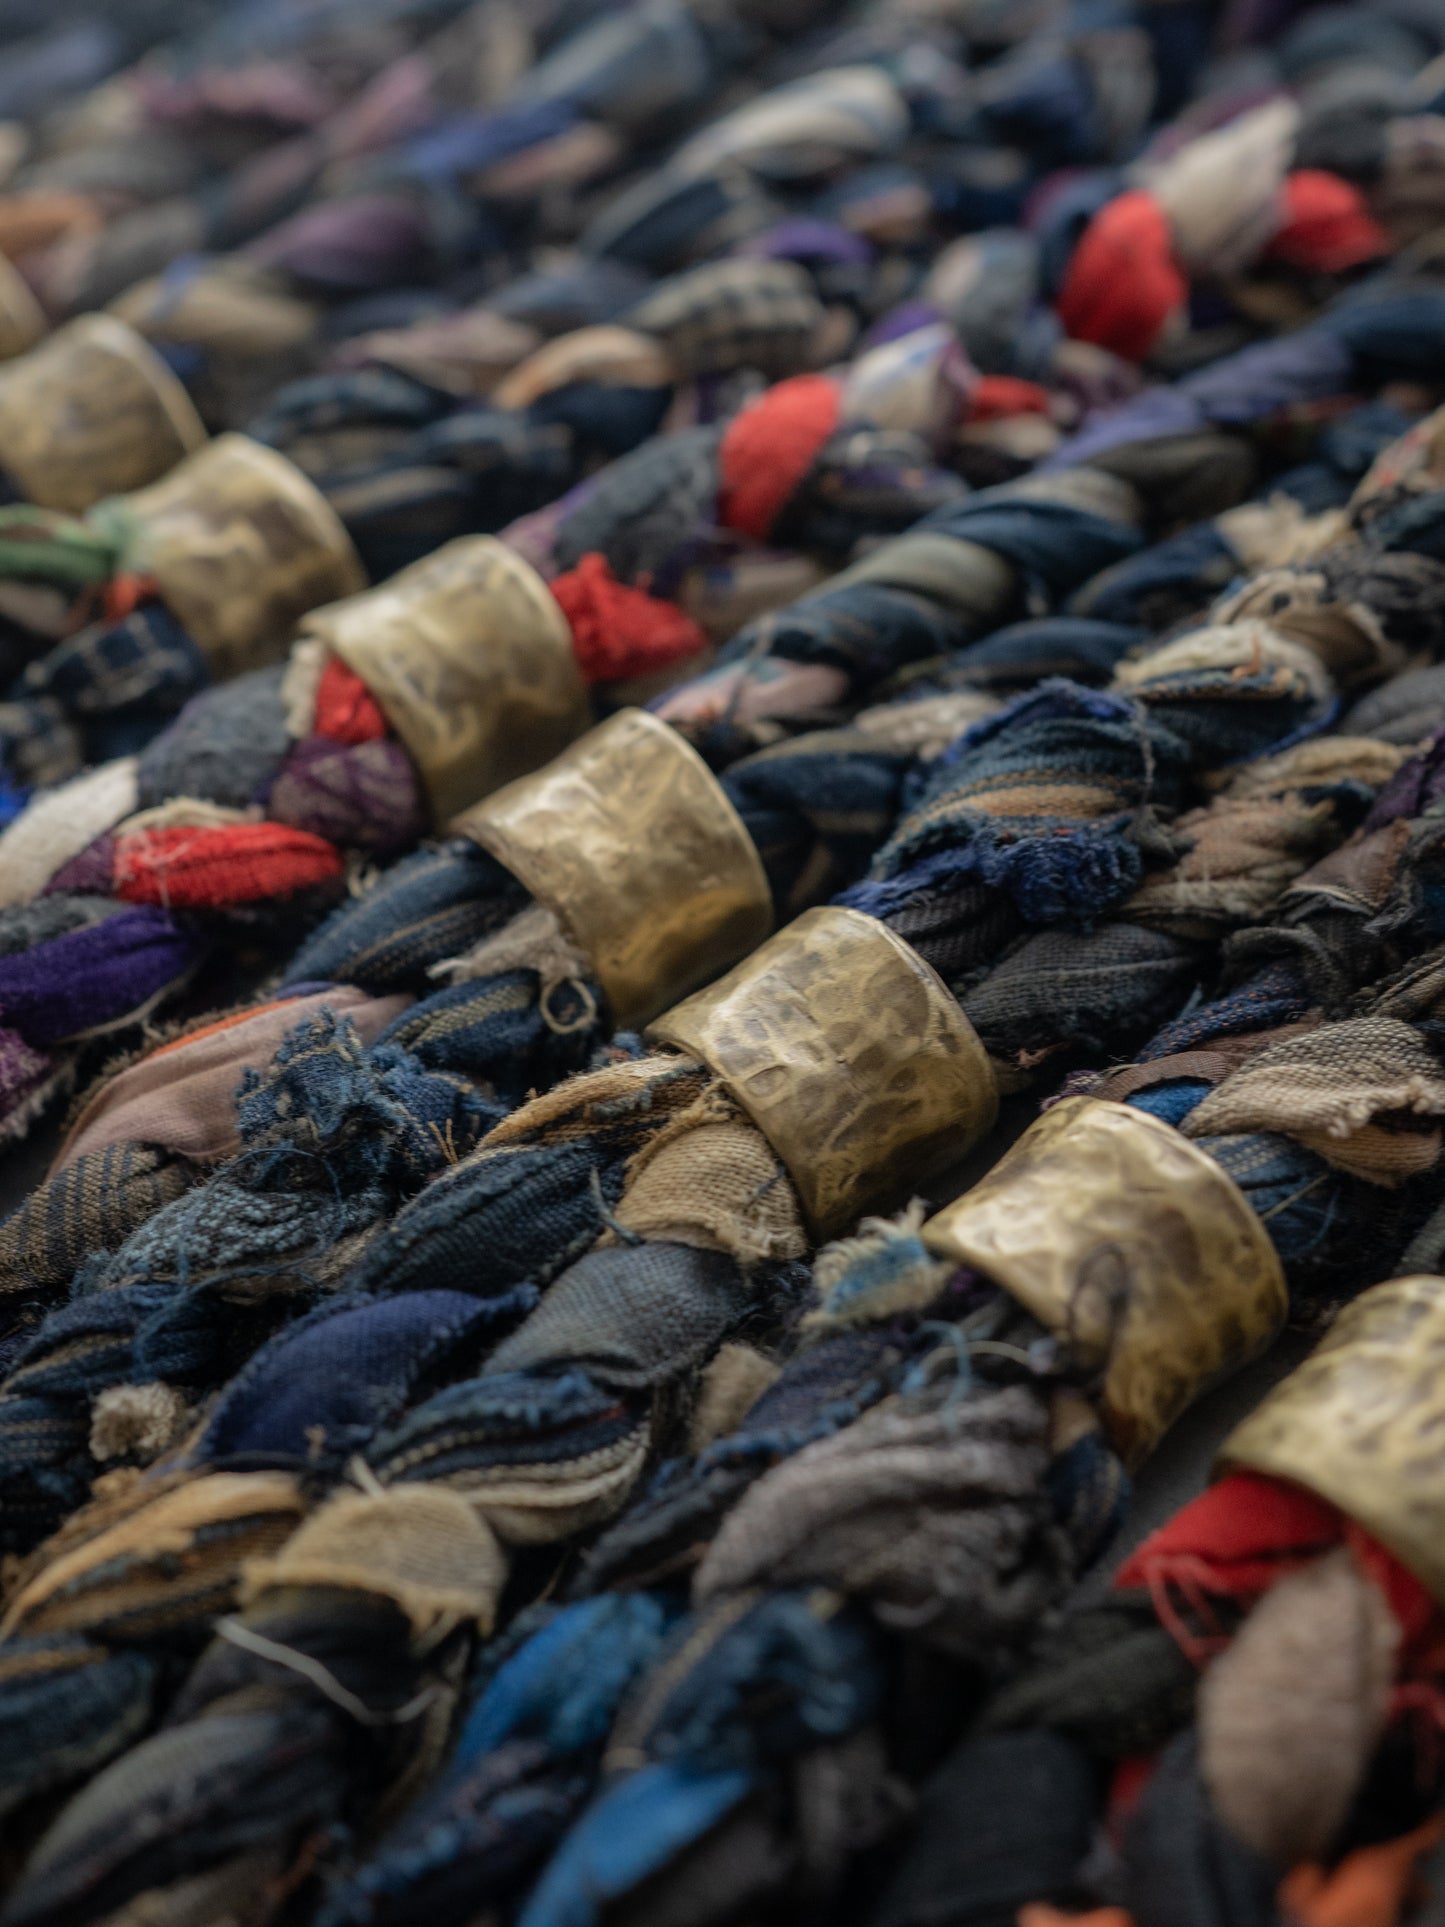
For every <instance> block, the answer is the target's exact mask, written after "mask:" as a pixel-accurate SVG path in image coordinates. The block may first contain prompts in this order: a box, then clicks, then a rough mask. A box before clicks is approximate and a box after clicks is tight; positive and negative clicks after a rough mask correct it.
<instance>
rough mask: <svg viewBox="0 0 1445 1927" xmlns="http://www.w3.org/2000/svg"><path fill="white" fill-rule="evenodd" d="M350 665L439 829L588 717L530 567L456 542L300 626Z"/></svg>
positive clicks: (555, 615) (554, 748)
mask: <svg viewBox="0 0 1445 1927" xmlns="http://www.w3.org/2000/svg"><path fill="white" fill-rule="evenodd" d="M302 627H303V629H304V631H305V633H306V634H307V635H312V636H319V637H320V638H321V639H322V641H323V642H325V643H326V644H327V645H328V647H329V648H331V649H332V650H333V651H334V652H335V653H336V654H337V655H338V656H340V658H341V659H342V661H343V662H345V663H347V664H349V666H350V667H351V668H352V669H354V670H355V671H356V673H357V675H358V676H360V677H361V679H362V681H363V682H364V683H365V684H366V686H367V688H368V689H369V690H370V691H371V693H372V695H373V696H375V698H376V700H377V702H378V703H379V704H380V705H381V708H382V710H383V711H384V713H385V715H386V719H387V721H388V722H389V723H390V724H391V726H392V728H393V729H394V730H395V731H396V733H397V735H398V736H399V737H400V738H401V740H402V742H403V743H405V745H406V747H407V749H408V750H410V752H411V755H412V757H413V759H414V761H415V762H416V766H417V768H418V770H419V771H420V772H421V776H422V780H423V782H424V783H425V784H426V788H427V794H428V796H429V797H430V799H431V806H432V811H433V814H434V816H435V818H436V820H437V822H438V823H445V822H447V821H448V820H449V819H450V818H451V817H453V816H455V815H456V814H457V813H458V811H460V810H464V809H466V808H467V807H468V806H469V805H470V804H472V803H475V802H476V801H477V800H478V798H479V797H483V796H487V795H490V793H491V792H492V791H493V790H495V789H500V787H501V786H502V784H503V783H510V782H511V781H512V780H513V778H514V777H518V776H522V775H525V774H526V773H527V772H528V771H529V770H534V769H536V768H538V766H539V765H540V764H542V763H545V762H547V761H548V759H549V758H550V757H553V756H556V755H557V754H558V753H559V752H560V751H561V750H563V749H565V748H566V747H567V745H568V743H570V742H571V741H572V740H573V738H574V737H576V736H579V735H580V734H581V733H582V731H583V730H584V729H586V727H587V725H588V723H589V722H590V721H591V713H590V708H589V704H588V699H587V688H586V685H585V683H584V682H583V680H582V672H581V671H580V670H579V669H578V667H577V658H576V656H575V654H574V653H573V649H572V632H571V630H570V629H569V628H568V627H567V620H566V617H565V616H564V615H563V614H562V611H561V609H560V608H559V607H558V605H557V600H556V598H555V597H554V596H553V594H552V592H551V590H550V589H549V588H548V587H547V585H546V583H545V582H544V581H543V580H542V578H541V576H539V575H538V574H537V572H536V570H535V569H534V568H532V567H531V565H530V564H529V563H527V562H524V561H523V560H522V558H521V557H520V556H519V555H514V554H513V553H512V551H511V550H510V549H508V548H506V547H504V545H503V544H502V543H500V542H499V541H498V540H497V539H496V537H495V536H492V535H463V536H458V537H457V539H456V540H455V541H454V542H448V543H446V544H444V545H443V547H441V548H439V549H438V550H436V552H435V553H434V554H432V555H428V556H424V557H423V558H422V560H421V561H420V562H413V563H412V564H411V566H410V567H409V568H405V569H403V570H402V571H401V573H400V574H399V575H394V576H393V577H392V578H391V580H390V581H389V582H383V583H382V584H381V586H380V587H379V588H376V589H369V590H367V592H366V593H365V594H364V595H356V596H351V597H349V598H348V599H347V600H346V601H345V602H334V603H332V604H331V605H330V606H329V607H328V608H325V609H314V610H313V611H312V612H311V614H310V615H309V616H308V617H307V618H306V621H305V622H304V624H303V625H302Z"/></svg>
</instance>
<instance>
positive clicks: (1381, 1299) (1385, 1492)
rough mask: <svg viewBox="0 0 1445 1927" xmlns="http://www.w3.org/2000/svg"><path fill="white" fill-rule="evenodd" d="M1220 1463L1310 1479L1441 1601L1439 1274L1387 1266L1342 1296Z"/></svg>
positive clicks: (1444, 1398) (1444, 1437) (1443, 1364)
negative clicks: (1314, 1345) (1377, 1281)
mask: <svg viewBox="0 0 1445 1927" xmlns="http://www.w3.org/2000/svg"><path fill="white" fill-rule="evenodd" d="M1217 1469H1218V1470H1220V1471H1248V1472H1267V1473H1270V1474H1271V1475H1272V1476H1273V1477H1275V1478H1278V1479H1289V1480H1291V1481H1292V1482H1293V1483H1294V1484H1295V1485H1302V1486H1305V1487H1307V1488H1308V1490H1309V1491H1311V1492H1315V1493H1317V1494H1318V1495H1319V1496H1320V1498H1322V1499H1327V1500H1328V1501H1329V1502H1330V1504H1331V1505H1336V1506H1338V1507H1339V1508H1340V1510H1341V1511H1342V1512H1344V1513H1346V1514H1348V1516H1349V1517H1350V1518H1352V1519H1354V1520H1357V1521H1358V1523H1359V1524H1360V1525H1362V1526H1364V1527H1366V1528H1367V1530H1368V1531H1370V1532H1372V1533H1373V1534H1374V1535H1375V1537H1376V1538H1377V1539H1378V1540H1379V1541H1380V1542H1381V1544H1382V1545H1386V1546H1388V1547H1389V1549H1390V1551H1391V1552H1393V1553H1394V1554H1395V1555H1396V1557H1397V1558H1399V1559H1401V1560H1403V1562H1404V1563H1405V1564H1406V1565H1407V1566H1408V1567H1409V1568H1410V1570H1411V1571H1412V1572H1413V1573H1414V1574H1415V1577H1416V1578H1417V1579H1419V1580H1420V1582H1421V1583H1422V1584H1423V1585H1425V1586H1428V1587H1429V1589H1430V1591H1431V1592H1432V1593H1434V1595H1435V1597H1436V1598H1437V1599H1438V1600H1440V1601H1441V1602H1442V1603H1445V1278H1392V1279H1391V1280H1390V1281H1389V1283H1388V1284H1384V1285H1376V1286H1375V1288H1374V1290H1373V1291H1367V1292H1365V1293H1364V1294H1363V1295H1362V1296H1361V1297H1359V1298H1357V1299H1356V1300H1355V1301H1354V1303H1353V1304H1350V1305H1347V1306H1346V1307H1345V1309H1344V1310H1343V1311H1342V1312H1341V1313H1340V1315H1339V1317H1338V1318H1336V1320H1335V1322H1334V1324H1333V1325H1332V1326H1331V1327H1330V1330H1329V1332H1328V1334H1327V1335H1326V1337H1325V1339H1324V1340H1323V1342H1322V1343H1321V1345H1320V1346H1319V1349H1318V1350H1317V1351H1315V1352H1314V1353H1313V1354H1312V1355H1311V1356H1310V1357H1309V1358H1307V1359H1306V1360H1305V1362H1304V1364H1303V1365H1301V1366H1300V1367H1299V1368H1298V1369H1297V1370H1296V1371H1293V1372H1291V1373H1290V1375H1289V1377H1288V1378H1286V1379H1284V1380H1282V1381H1281V1383H1280V1384H1278V1385H1276V1386H1275V1388H1274V1390H1273V1391H1272V1392H1270V1393H1268V1394H1267V1395H1266V1397H1265V1398H1264V1400H1263V1401H1262V1402H1261V1403H1260V1404H1259V1405H1258V1406H1257V1407H1256V1408H1255V1410H1254V1411H1253V1412H1251V1413H1250V1415H1249V1417H1248V1418H1247V1419H1246V1420H1245V1421H1244V1423H1243V1424H1242V1425H1239V1426H1236V1428H1235V1430H1234V1431H1233V1432H1231V1433H1230V1435H1229V1437H1228V1438H1227V1439H1226V1440H1225V1442H1224V1447H1223V1449H1222V1451H1221V1452H1220V1455H1219V1466H1218V1468H1217Z"/></svg>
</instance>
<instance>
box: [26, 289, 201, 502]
mask: <svg viewBox="0 0 1445 1927" xmlns="http://www.w3.org/2000/svg"><path fill="white" fill-rule="evenodd" d="M205 439H206V431H205V428H204V427H203V426H202V423H201V418H200V416H199V415H198V414H197V413H196V411H195V409H194V407H193V406H192V404H191V398H190V396H189V395H188V394H187V393H186V391H185V389H184V388H182V386H181V384H180V383H179V382H178V381H177V380H176V378H175V376H174V375H173V374H172V373H171V371H170V369H169V368H167V366H166V364H165V363H164V362H163V361H162V360H161V358H160V356H159V355H158V354H157V353H156V351H155V349H154V348H152V347H151V346H150V344H149V343H148V342H146V341H143V340H142V338H141V337H140V336H139V335H138V334H137V333H136V331H135V329H134V328H130V327H127V326H126V324H125V322H123V321H117V320H116V318H115V316H114V315H108V314H90V315H83V316H82V317H81V318H80V320H79V321H72V322H70V323H69V324H68V325H67V326H66V327H64V328H58V329H57V330H56V331H55V333H54V334H53V335H51V336H50V338H49V340H48V341H43V342H41V344H40V346H39V347H38V348H32V349H31V351H30V353H29V354H26V355H18V356H17V357H16V358H15V360H14V361H11V362H7V363H5V364H4V365H3V366H0V468H4V469H5V470H6V471H7V472H8V473H9V474H10V475H11V476H12V477H13V478H14V480H15V482H16V484H17V485H18V486H19V487H20V488H21V489H22V490H23V491H24V493H25V494H26V495H27V496H28V497H29V498H30V500H31V501H32V502H34V503H35V504H36V505H37V506H38V507H40V508H46V509H63V510H66V511H67V512H69V513H70V514H73V515H74V514H79V513H80V512H81V511H82V510H83V509H88V508H90V507H91V505H92V504H93V503H95V502H99V501H102V500H103V499H104V498H105V497H106V496H107V495H120V494H123V493H125V492H126V491H127V490H129V489H136V488H144V487H145V485H146V483H147V482H154V481H156V480H158V479H159V477H160V476H162V475H164V474H166V473H167V472H168V471H169V470H170V469H173V468H174V467H175V465H176V463H177V462H178V461H179V460H180V459H181V457H182V456H183V455H188V454H189V453H190V452H191V450H192V449H194V448H199V447H200V446H201V444H202V442H204V441H205Z"/></svg>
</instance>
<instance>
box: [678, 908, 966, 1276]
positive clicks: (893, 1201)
mask: <svg viewBox="0 0 1445 1927" xmlns="http://www.w3.org/2000/svg"><path fill="white" fill-rule="evenodd" d="M649 1034H650V1035H651V1036H652V1037H655V1038H657V1039H658V1040H659V1042H662V1043H666V1044H674V1045H676V1046H677V1048H678V1049H679V1050H684V1051H686V1052H687V1053H688V1054H689V1055H690V1056H692V1057H696V1058H699V1059H701V1061H702V1062H703V1063H704V1064H706V1065H708V1066H709V1068H710V1069H712V1070H713V1071H715V1072H716V1073H717V1075H718V1076H719V1077H721V1078H722V1079H723V1080H724V1081H725V1082H726V1084H727V1085H728V1087H729V1089H730V1090H731V1091H732V1093H733V1095H734V1097H736V1098H737V1100H738V1102H739V1103H740V1104H741V1105H742V1106H743V1108H744V1109H745V1110H746V1111H747V1113H748V1115H749V1116H750V1117H751V1118H752V1120H753V1122H754V1123H755V1124H756V1125H757V1127H758V1129H759V1130H760V1131H761V1132H762V1133H763V1135H764V1137H765V1138H766V1139H767V1140H768V1142H769V1144H771V1145H772V1147H773V1149H774V1150H775V1151H776V1152H777V1154H778V1156H779V1157H780V1158H781V1159H782V1161H783V1163H784V1164H785V1165H786V1166H787V1169H788V1174H789V1176H790V1177H791V1178H792V1180H793V1183H794V1185H795V1186H796V1187H797V1191H798V1197H799V1199H800V1200H801V1202H802V1205H803V1209H804V1212H805V1213H806V1215H807V1218H808V1222H809V1225H810V1226H811V1228H812V1230H813V1232H814V1234H815V1235H816V1236H817V1237H818V1238H819V1239H820V1240H821V1239H825V1238H832V1237H837V1236H838V1235H839V1233H841V1232H844V1231H849V1230H851V1229H852V1228H853V1227H854V1226H855V1225H856V1224H857V1222H858V1220H859V1219H860V1218H861V1217H864V1216H865V1215H866V1214H867V1213H869V1212H872V1211H882V1210H887V1209H889V1208H890V1207H892V1206H894V1205H897V1204H899V1203H902V1202H903V1201H905V1200H906V1199H907V1198H908V1196H909V1195H910V1193H911V1192H912V1191H914V1190H916V1188H917V1186H918V1185H919V1183H920V1182H922V1181H923V1180H924V1179H925V1178H927V1177H928V1176H930V1175H931V1174H932V1173H933V1172H935V1171H937V1170H939V1169H941V1168H942V1166H944V1165H945V1164H948V1163H951V1162H952V1161H953V1160H954V1159H956V1158H960V1157H962V1156H964V1154H965V1153H966V1152H967V1151H968V1149H969V1148H970V1146H971V1145H973V1144H976V1143H977V1142H978V1140H979V1139H980V1138H981V1137H982V1136H983V1134H984V1133H985V1132H986V1131H988V1130H990V1129H991V1128H992V1126H993V1122H994V1119H995V1117H996V1116H997V1115H998V1092H997V1089H996V1086H995V1083H994V1076H993V1068H992V1066H991V1065H990V1063H989V1060H988V1055H987V1053H986V1052H985V1050H984V1048H983V1045H982V1044H981V1043H980V1042H979V1039H978V1036H977V1034H976V1032H975V1031H974V1028H973V1026H972V1025H971V1024H970V1023H969V1021H968V1019H967V1018H966V1017H965V1016H964V1014H963V1012H962V1011H961V1010H960V1009H959V1007H958V1005H957V1004H956V1003H955V1002H954V1000H953V998H952V997H950V996H949V994H948V991H947V989H946V988H945V986H944V984H943V981H942V979H941V978H939V977H938V976H937V975H936V973H935V972H934V971H933V970H932V969H931V968H930V967H929V965H928V964H926V963H925V962H924V961H923V959H922V958H921V957H920V956H919V955H918V954H917V953H916V952H915V951H913V950H911V949H910V948H909V947H908V945H907V944H906V943H904V942H903V940H902V938H900V937H896V936H894V934H893V932H892V931H891V930H890V929H889V928H888V926H887V925H886V924H883V923H879V922H878V921H877V920H876V919H875V918H873V917H865V916H863V915H861V914H860V913H859V912H858V911H856V910H841V909H838V908H836V907H834V906H828V907H826V908H824V909H821V910H809V911H808V912H807V913H806V914H805V915H803V916H801V917H799V918H798V919H797V921H796V922H795V923H790V924H789V925H788V927H787V928H786V929H785V930H780V931H779V932H778V934H777V936H775V937H773V938H772V939H770V941H769V942H767V943H765V944H764V945H763V947H762V949H761V950H758V951H756V952H755V953H754V954H753V955H752V956H751V957H749V958H747V959H746V961H745V962H743V963H740V964H739V965H738V966H737V968H736V969H735V970H733V971H731V972H730V973H729V974H728V975H727V976H726V977H724V978H723V980H722V982H721V983H717V984H714V985H713V986H712V988H711V989H710V990H703V991H699V992H698V994H697V995H696V996H695V997H689V998H688V999H687V1001H686V1002H685V1003H681V1004H678V1005H677V1006H676V1008H675V1009H673V1010H670V1011H668V1012H667V1013H666V1014H665V1015H664V1016H662V1017H659V1018H658V1020H657V1021H656V1023H654V1024H653V1025H651V1026H650V1030H649Z"/></svg>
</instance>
